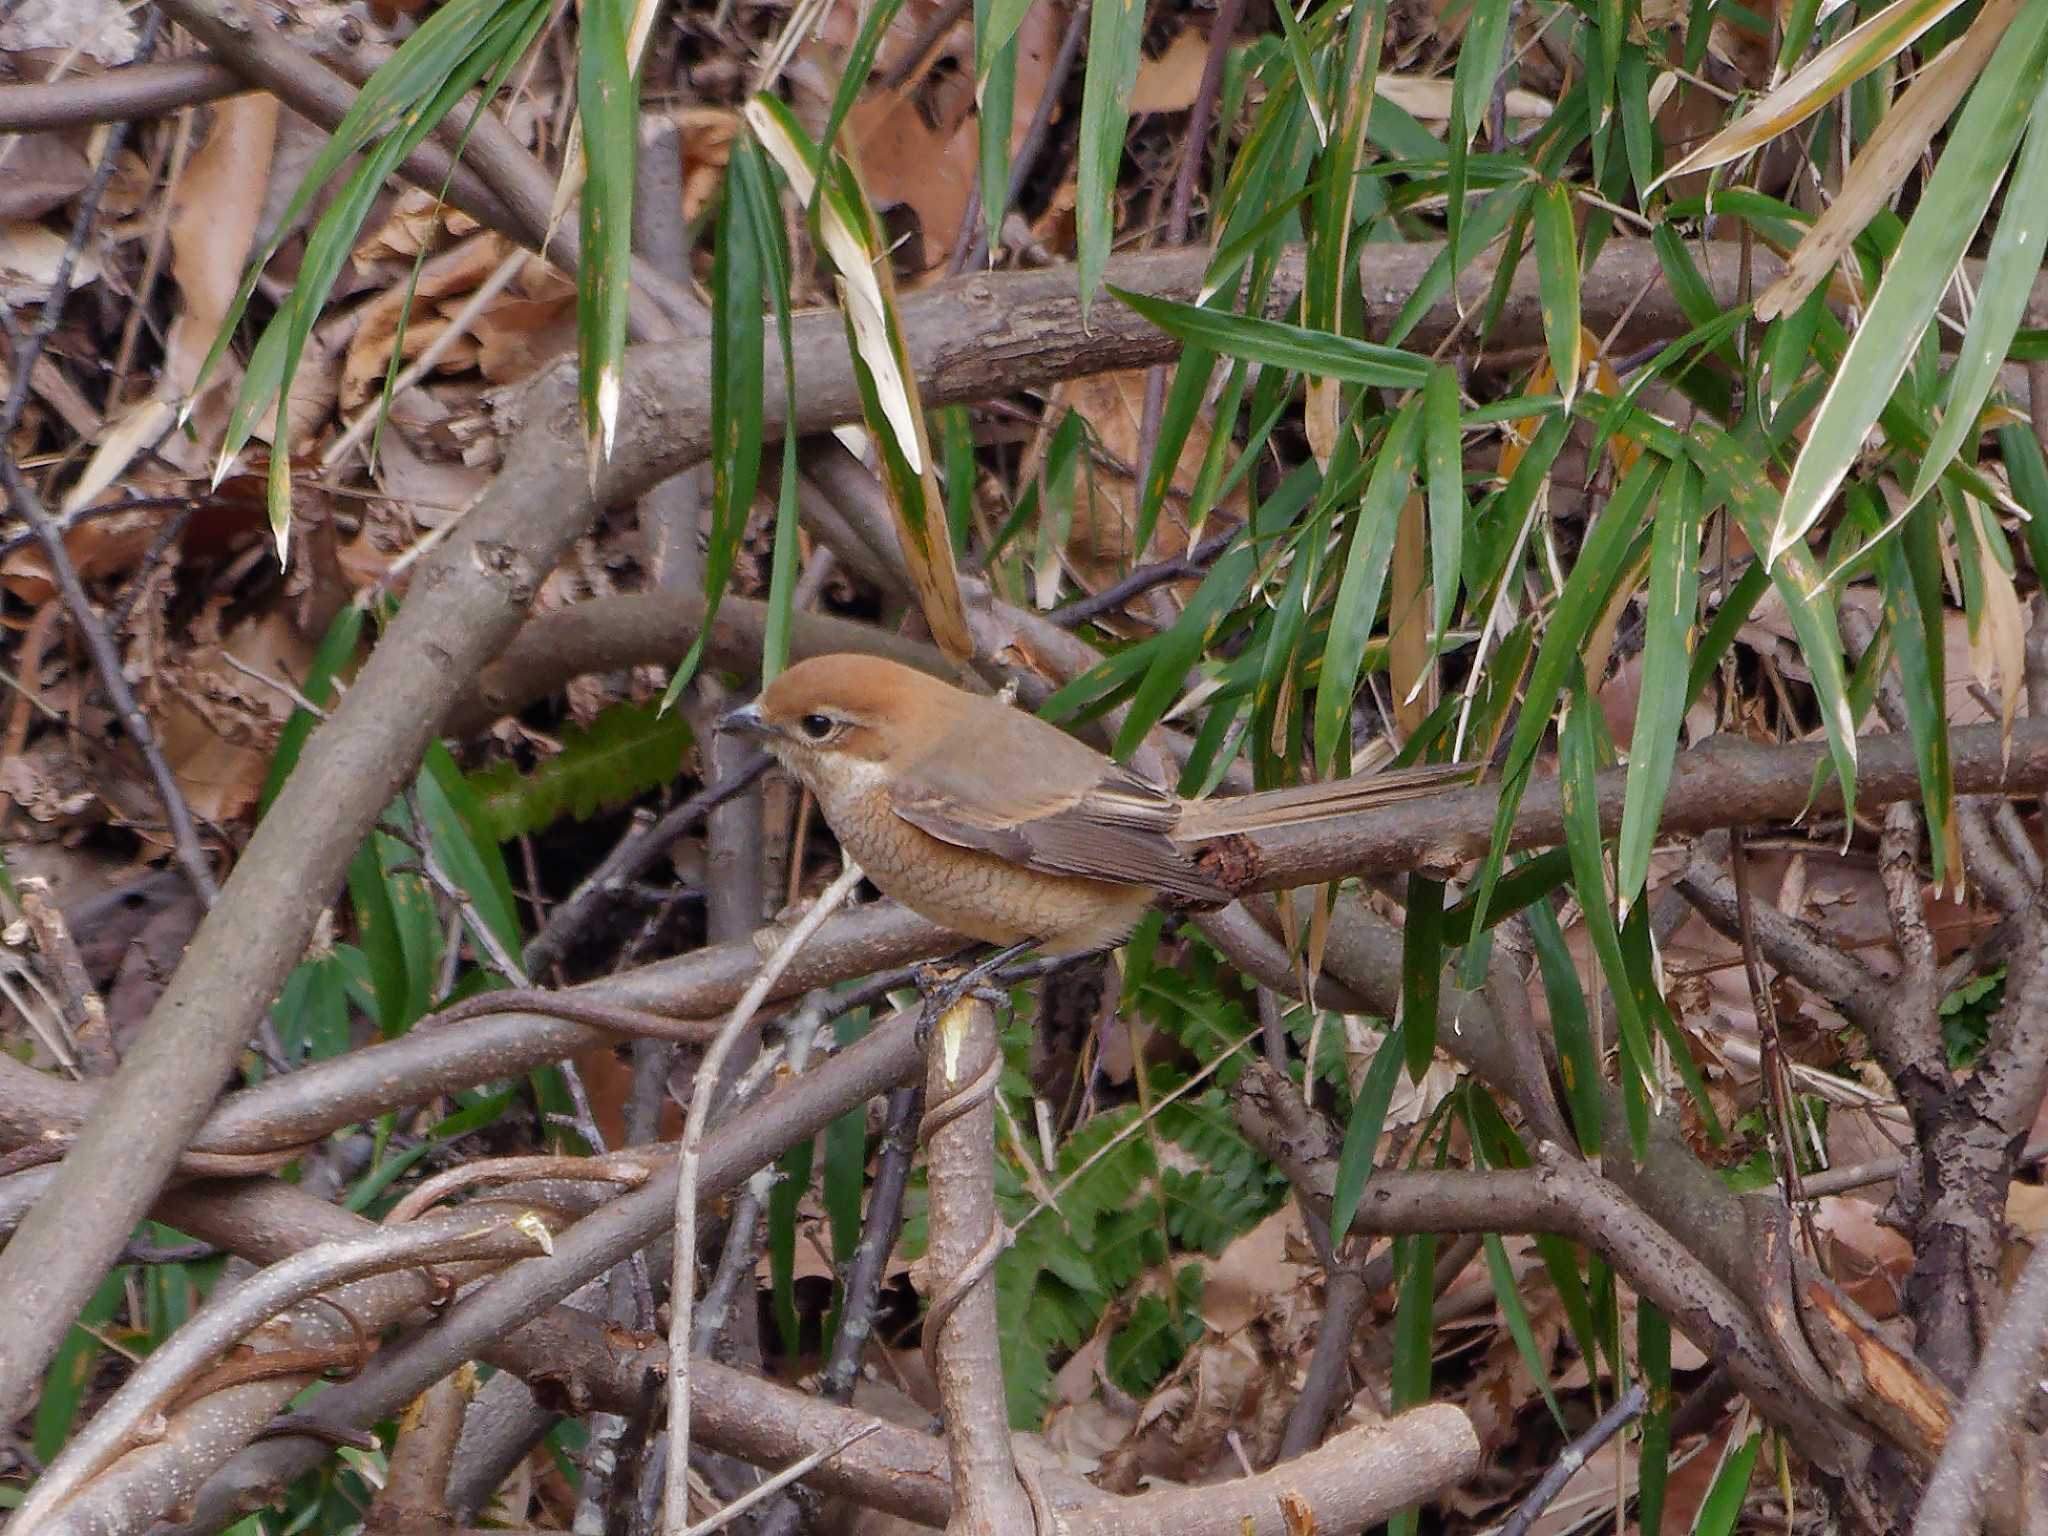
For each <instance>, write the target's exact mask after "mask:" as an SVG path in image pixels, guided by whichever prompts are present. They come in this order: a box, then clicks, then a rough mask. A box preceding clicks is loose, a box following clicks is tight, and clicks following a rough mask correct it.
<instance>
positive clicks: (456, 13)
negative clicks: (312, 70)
mask: <svg viewBox="0 0 2048 1536" xmlns="http://www.w3.org/2000/svg"><path fill="white" fill-rule="evenodd" d="M500 4H501V0H449V3H448V4H447V5H444V6H442V7H441V8H440V9H438V10H436V11H434V12H433V13H432V14H431V15H429V16H428V18H427V19H426V21H425V22H423V23H422V24H421V26H420V29H419V30H418V31H417V32H415V33H414V34H413V35H412V36H411V37H409V38H407V39H406V40H405V42H404V43H403V44H402V45H401V46H400V47H399V48H398V50H397V51H396V52H394V53H393V54H392V55H391V57H390V58H389V59H388V60H386V61H385V62H384V64H383V65H382V66H380V67H379V68H378V70H377V72H376V73H375V74H373V75H372V76H371V77H370V78H369V79H368V80H367V81H365V82H364V84H363V88H362V89H361V90H360V91H358V92H357V93H356V98H355V101H354V102H353V103H351V105H350V107H349V110H348V111H347V113H345V114H344V115H343V117H342V120H341V121H340V122H339V123H337V124H335V127H334V132H333V133H331V134H330V135H328V139H327V142H326V144H325V145H323V146H322V147H321V150H320V153H319V154H317V155H316V156H314V158H313V163H312V165H311V166H310V167H309V168H308V169H307V171H306V174H305V176H304V178H303V179H302V180H301V181H300V183H299V186H298V188H297V190H295V191H294V192H293V194H292V199H291V201H290V203H288V204H287V205H286V207H285V211H284V213H283V215H282V216H281V217H280V218H279V219H278V221H277V226H276V230H275V232H274V233H273V234H272V235H271V237H270V239H269V240H268V241H266V242H265V243H264V245H263V247H262V248H261V250H260V252H259V253H258V254H257V255H256V256H255V257H254V258H253V259H252V260H251V262H250V263H249V269H248V271H247V272H246V273H245V274H244V275H243V278H242V283H241V286H240V287H239V288H238V289H237V290H236V293H235V297H234V299H233V301H232V302H231V303H230V304H229V305H228V309H227V314H226V316H225V318H224V319H223V321H222V323H221V328H220V331H219V333H218V334H217V335H216V336H215V337H214V341H213V345H212V347H211V348H210V349H209V350H208V352H207V355H206V360H205V362H204V363H202V364H201V365H200V370H199V382H200V383H204V382H205V381H206V380H207V379H208V378H209V377H211V376H212V373H213V369H214V367H215V366H216V365H217V364H218V363H219V362H220V359H221V357H222V355H223V354H224V353H225V352H226V351H227V348H228V344H229V342H230V341H232V340H233V338H234V334H235V330H236V327H237V326H239V324H240V323H241V318H242V313H243V311H244V309H245V308H246V307H247V305H248V302H249V298H250V296H251V295H252V294H253V293H255V291H256V283H257V280H258V279H259V278H260V277H261V276H262V273H263V268H264V267H265V265H267V264H268V262H269V260H270V258H271V257H272V256H274V255H276V254H277V251H278V249H279V248H280V247H281V246H282V245H283V244H284V242H285V241H286V240H288V239H290V238H291V237H292V236H294V235H295V234H297V233H298V231H299V228H300V226H301V222H302V221H303V220H304V218H305V216H306V214H307V212H308V211H309V210H310V209H311V208H312V206H313V203H314V200H315V199H316V198H317V197H318V196H319V195H320V193H321V192H322V191H324V190H325V189H326V187H327V184H328V183H329V182H330V181H332V180H333V179H334V177H335V176H336V175H338V174H339V173H340V172H341V171H342V169H343V168H344V167H346V166H347V165H348V164H349V163H350V161H351V160H353V159H354V158H355V156H356V155H358V154H360V153H361V152H362V150H363V149H364V147H365V146H367V145H368V144H370V143H371V142H372V141H373V140H376V139H378V138H381V137H384V136H386V135H389V134H394V133H396V132H399V131H401V130H402V129H403V127H404V125H405V121H406V116H407V114H408V113H409V112H412V111H414V110H415V109H416V108H418V107H419V106H420V105H421V104H422V103H423V102H426V101H428V100H430V99H431V98H432V97H433V96H434V95H435V93H436V91H437V90H439V89H440V87H441V86H442V85H443V84H444V83H446V82H447V81H448V80H449V79H450V78H451V77H460V76H461V75H463V74H466V73H467V70H466V69H465V68H464V61H465V60H466V59H468V58H469V57H470V56H471V55H472V54H474V53H475V51H476V48H477V37H478V34H479V31H480V30H481V29H482V28H484V27H485V26H486V24H487V23H488V22H489V20H490V18H491V17H492V16H493V15H494V14H496V13H497V12H498V10H499V7H500ZM530 9H539V10H541V11H543V12H545V9H546V8H545V7H544V6H535V7H530ZM485 67H486V68H487V67H488V66H487V65H486V66H485ZM483 72H484V71H483V69H481V68H480V69H478V71H477V75H476V76H474V77H471V80H470V83H471V84H473V83H474V81H475V78H479V77H481V75H482V73H483ZM436 125H437V124H434V123H429V124H427V125H426V126H427V128H429V129H431V128H432V127H434V126H436ZM353 239H354V232H353V231H351V232H350V235H349V240H350V242H352V241H353ZM323 299H324V295H323ZM277 384H278V381H277V375H276V374H275V373H272V374H270V375H269V378H268V385H267V388H268V390H269V391H270V392H273V393H274V391H275V390H276V388H277ZM249 386H253V387H255V388H257V389H259V390H260V389H263V388H264V387H265V386H264V385H263V383H262V382H261V381H258V380H256V379H254V378H251V379H250V380H249V385H245V388H247V387H249ZM196 396H197V391H196V388H195V393H194V398H196ZM269 398H270V395H269V394H265V395H263V396H262V398H259V399H258V400H257V401H256V402H255V405H254V407H253V410H254V411H256V412H260V411H261V410H262V409H263V408H264V406H265V405H266V404H267V403H268V401H269ZM239 448H240V445H239V444H236V445H235V446H234V448H232V449H230V450H228V451H227V452H226V454H225V457H230V458H231V457H232V456H233V453H234V452H237V451H239Z"/></svg>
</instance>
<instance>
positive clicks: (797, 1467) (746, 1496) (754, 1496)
mask: <svg viewBox="0 0 2048 1536" xmlns="http://www.w3.org/2000/svg"><path fill="white" fill-rule="evenodd" d="M881 1427H882V1423H881V1420H879V1419H877V1420H876V1421H875V1422H873V1423H872V1424H863V1425H862V1426H861V1427H860V1428H859V1429H856V1430H855V1431H854V1432H853V1433H852V1434H850V1435H845V1436H842V1437H841V1438H840V1439H838V1440H836V1441H834V1442H833V1443H832V1444H831V1445H826V1446H820V1447H819V1448H818V1449H817V1450H815V1451H813V1452H811V1454H810V1455H808V1456H806V1457H805V1458H804V1459H803V1460H802V1461H793V1462H791V1463H790V1464H789V1465H788V1466H786V1467H784V1468H783V1469H782V1470H781V1471H780V1472H778V1473H776V1474H775V1475H774V1476H773V1477H771V1478H769V1479H768V1480H767V1481H766V1482H764V1483H763V1484H761V1486H760V1487H758V1488H750V1489H748V1490H747V1491H746V1492H745V1493H743V1494H741V1495H740V1496H739V1497H738V1498H736V1499H734V1500H733V1501H732V1502H731V1503H730V1504H728V1505H726V1506H725V1508H723V1509H721V1510H719V1511H718V1512H717V1513H716V1514H710V1515H706V1516H705V1517H704V1518H703V1519H702V1520H699V1521H698V1522H697V1523H696V1524H695V1525H693V1526H690V1527H688V1528H687V1529H685V1530H684V1532H683V1536H710V1533H711V1532H712V1531H715V1530H717V1529H719V1528H720V1527H721V1526H724V1525H727V1524H730V1523H731V1522H732V1521H734V1520H737V1519H738V1518H739V1517H740V1516H741V1515H744V1514H745V1513H746V1512H747V1511H748V1510H750V1509H752V1508H753V1507H754V1506H755V1505H756V1504H758V1503H760V1502H761V1501H762V1500H763V1499H766V1498H770V1497H772V1496H774V1495H775V1494H778V1493H780V1492H781V1491H782V1490H783V1489H785V1488H787V1487H788V1486H789V1485H790V1484H791V1483H793V1482H795V1481H796V1480H797V1479H798V1478H800V1477H802V1476H803V1475H804V1474H805V1473H807V1472H810V1471H813V1470H814V1469H816V1468H818V1467H821V1466H823V1465H824V1464H825V1463H826V1462H828V1461H830V1460H831V1459H832V1458H833V1457H834V1456H837V1455H839V1454H840V1453H841V1452H842V1451H844V1450H846V1449H847V1448H848V1447H849V1446H853V1445H858V1444H859V1443H860V1442H861V1441H863V1440H865V1439H867V1437H868V1436H869V1435H872V1434H873V1433H874V1432H875V1431H876V1430H878V1429H880V1428H881Z"/></svg>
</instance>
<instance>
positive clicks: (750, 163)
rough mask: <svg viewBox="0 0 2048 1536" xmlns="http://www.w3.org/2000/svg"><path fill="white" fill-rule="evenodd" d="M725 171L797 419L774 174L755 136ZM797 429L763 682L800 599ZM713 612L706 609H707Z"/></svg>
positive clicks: (779, 528)
mask: <svg viewBox="0 0 2048 1536" xmlns="http://www.w3.org/2000/svg"><path fill="white" fill-rule="evenodd" d="M726 174H727V175H728V176H737V177H738V178H739V183H740V196H741V198H742V199H743V200H744V201H745V203H746V205H747V224H748V226H749V227H750V228H751V229H752V230H753V233H754V239H755V243H756V246H757V247H758V249H759V251H760V256H761V265H762V268H763V269H764V270H765V271H766V272H767V274H768V301H769V305H770V307H771V308H772V309H773V311H774V314H775V334H776V339H777V340H778V341H779V342H780V343H781V346H782V392H783V415H782V419H783V420H784V421H785V422H793V421H795V420H796V419H797V410H796V338H795V335H794V333H793V332H792V330H791V327H790V315H791V313H792V312H793V311H794V309H795V305H794V303H793V302H792V300H791V298H790V289H789V253H788V252H787V251H785V250H784V249H783V244H782V239H783V237H782V219H781V217H780V212H779V210H778V208H777V206H776V201H775V178H774V175H773V174H772V173H771V172H770V171H769V169H768V157H767V156H766V155H764V154H763V153H762V152H761V146H760V145H759V144H757V143H755V142H753V141H752V140H748V141H747V142H746V143H745V144H743V145H742V146H740V147H738V148H737V149H735V151H734V152H733V154H732V156H731V158H730V159H729V160H728V161H727V163H726ZM796 482H797V463H796V433H794V432H787V431H786V432H784V433H783V434H782V476H781V482H780V485H779V487H778V490H777V493H776V502H775V561H774V567H773V570H772V573H771V576H770V583H769V589H768V622H767V624H766V625H765V626H764V628H763V630H762V633H761V681H762V683H763V684H764V685H765V684H767V683H770V682H772V681H774V679H775V677H776V676H777V674H779V673H780V672H781V671H782V669H783V668H784V667H785V666H787V665H788V664H789V629H790V621H791V614H792V609H793V606H794V603H795V600H796V576H797V569H796V565H797V532H798V528H797V505H796ZM708 611H710V610H709V609H708V608H707V612H708Z"/></svg>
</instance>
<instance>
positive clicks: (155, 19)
mask: <svg viewBox="0 0 2048 1536" xmlns="http://www.w3.org/2000/svg"><path fill="white" fill-rule="evenodd" d="M163 25H164V23H163V16H162V14H161V13H160V12H157V11H151V12H150V14H149V19H148V20H147V21H146V22H145V23H144V25H143V30H142V37H141V39H140V41H139V42H138V43H137V45H136V52H135V57H136V61H137V62H138V63H146V62H148V60H149V57H150V55H151V54H152V53H154V52H155V51H156V44H157V39H158V38H159V37H160V36H161V35H162V33H163ZM128 128H129V125H128V124H127V123H125V122H121V123H116V124H114V125H113V127H112V128H110V129H108V131H107V135H106V142H105V144H104V145H103V146H102V147H101V150H100V159H99V164H98V165H97V166H95V167H94V169H93V176H92V181H91V182H90V183H89V184H88V185H87V187H86V189H85V193H84V195H83V196H82V197H81V198H80V199H79V203H78V214H77V217H76V218H74V219H73V220H72V225H71V238H70V239H69V240H68V241H67V242H66V243H65V247H64V254H63V256H62V257H61V258H59V260H58V262H57V270H56V273H55V275H54V276H53V278H52V280H51V283H50V290H49V296H48V297H47V298H45V299H44V300H43V307H42V312H41V313H40V314H39V315H37V317H36V323H35V325H34V326H32V327H31V328H30V329H29V331H28V334H27V335H25V336H22V337H19V338H17V339H16V344H15V346H14V356H13V360H12V366H13V370H14V382H13V387H12V388H11V389H9V390H8V392H7V400H6V403H5V404H4V405H0V485H4V486H5V488H6V491H7V496H8V500H9V501H10V502H12V503H13V506H14V510H15V512H16V513H17V514H18V515H19V516H20V518H21V519H22V521H23V522H25V523H27V524H28V525H29V530H30V532H32V533H33V534H34V535H35V536H36V541H37V542H38V543H39V544H41V545H42V547H43V557H44V559H46V560H47V561H48V562H49V565H50V577H51V580H52V581H53V582H54V583H55V584H56V587H57V591H58V593H59V594H60V595H61V596H62V597H63V599H64V607H65V610H66V611H67V612H68V613H70V615H71V621H72V623H74V624H76V625H77V626H78V631H79V634H80V635H81V636H82V637H83V638H84V640H85V648H86V653H87V654H88V655H89V656H91V658H92V664H93V669H94V670H95V671H96V672H98V673H99V675H100V682H101V684H102V685H103V686H104V687H105V688H106V690H107V697H108V698H109V699H110V700H111V701H112V702H113V705H114V712H115V714H116V715H117V716H119V717H120V721H121V726H122V729H124V730H125V731H127V732H128V734H129V736H130V737H132V738H133V740H134V742H135V745H136V746H137V748H138V749H139V750H140V751H141V753H142V758H143V761H144V762H145V763H146V764H147V765H148V767H149V773H150V777H151V778H152V779H153V780H155V782H156V788H157V795H158V797H159V798H160V799H161V800H162V801H163V807H164V819H165V821H166V822H167V823H168V824H169V826H170V832H171V843H172V851H173V856H174V857H175V858H176V859H177V861H178V867H179V868H180V869H181V870H183V871H184V873H185V877H186V878H187V879H188V880H190V881H191V882H192V888H193V890H195V891H196V892H197V893H198V895H199V899H200V900H201V901H202V902H203V903H205V904H206V905H207V906H208V907H211V906H212V905H213V903H214V900H215V898H216V897H218V896H219V894H220V890H219V887H218V886H216V885H215V884H214V881H213V870H212V869H211V868H210V867H209V866H208V864H207V862H206V853H205V850H204V849H203V848H201V846H200V843H199V829H198V826H197V825H196V824H195V823H194V821H193V819H192V810H191V807H190V806H188V805H187V804H186V803H185V795H184V791H182V790H181V789H179V787H178V779H177V775H176V774H174V773H173V772H172V771H171V765H170V763H169V762H168V761H166V760H165V758H164V754H163V748H162V747H161V746H160V745H159V744H158V742H157V739H156V733H155V732H154V731H153V730H151V729H150V725H149V718H148V717H147V716H146V715H144V714H143V712H142V706H141V705H140V704H138V703H137V702H136V699H135V691H134V690H133V689H132V688H130V687H129V686H128V679H127V677H126V676H125V675H124V674H123V672H122V670H121V658H120V655H119V653H118V652H117V651H115V649H114V642H113V639H112V637H111V636H110V635H109V634H108V633H107V630H106V628H105V626H104V625H102V624H101V623H100V619H99V615H98V614H96V613H95V612H94V611H93V607H92V600H91V599H90V598H89V597H88V596H87V595H86V591H85V583H84V582H83V581H82V580H80V579H79V575H78V567H77V566H75V565H74V564H72V561H71V552H70V550H69V549H67V548H66V547H65V544H64V535H63V533H62V531H61V530H60V529H59V527H58V525H57V521H56V519H55V518H54V517H52V516H51V514H50V510H49V508H47V507H45V506H44V505H43V501H42V498H41V497H40V496H38V495H37V494H36V492H35V488H34V487H33V486H31V485H30V484H29V483H28V480H27V478H26V477H25V476H24V475H23V474H22V472H21V466H20V465H19V464H18V463H16V462H15V458H14V454H13V451H12V450H11V448H9V447H8V446H7V445H8V443H9V442H10V441H11V439H12V437H13V434H14V429H15V428H16V427H17V426H19V425H20V423H21V417H22V412H23V411H24V410H26V409H27V407H28V394H29V381H30V377H31V375H33V374H34V372H35V365H36V359H37V358H39V357H41V356H42V353H43V348H44V347H45V346H46V345H47V344H48V343H49V340H50V337H51V336H52V335H53V334H54V333H55V331H56V329H57V326H58V324H59V322H60V321H61V320H62V319H63V315H64V304H65V300H66V299H67V298H68V297H69V296H70V293H71V274H72V272H73V271H74V270H75V269H76V267H77V265H78V258H79V256H80V254H81V253H82V252H83V251H84V250H85V242H86V239H87V237H88V236H89V235H90V234H91V232H92V224H93V219H94V218H95V217H96V216H97V215H98V212H99V206H100V199H101V197H102V196H104V195H105V193H106V190H107V184H108V183H109V182H110V181H111V180H112V179H113V175H114V168H115V166H116V165H118V164H119V163H120V159H121V151H122V149H123V148H124V147H125V146H126V144H127V142H128ZM9 329H10V331H11V329H12V327H9Z"/></svg>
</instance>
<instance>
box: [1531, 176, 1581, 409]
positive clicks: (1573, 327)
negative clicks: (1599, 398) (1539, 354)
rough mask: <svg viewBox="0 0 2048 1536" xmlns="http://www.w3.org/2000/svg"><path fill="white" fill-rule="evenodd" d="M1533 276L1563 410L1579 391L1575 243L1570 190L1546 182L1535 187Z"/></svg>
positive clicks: (1576, 238)
mask: <svg viewBox="0 0 2048 1536" xmlns="http://www.w3.org/2000/svg"><path fill="white" fill-rule="evenodd" d="M1535 226H1536V278H1537V288H1538V292H1539V295H1540V298H1539V303H1540V305H1541V308H1542V311H1543V334H1544V337H1545V338H1546V339H1547V340H1548V342H1549V343H1550V367H1551V370H1552V372H1554V373H1555V374H1556V375H1557V389H1558V393H1559V394H1561V395H1562V396H1563V397H1564V403H1565V406H1566V408H1567V409H1569V408H1570V406H1571V403H1572V397H1573V396H1574V395H1576V394H1577V393H1578V389H1579V241H1578V235H1577V232H1576V231H1575V230H1574V229H1573V227H1572V194H1571V189H1570V188H1568V187H1566V186H1565V185H1564V184H1563V183H1562V182H1555V181H1547V182H1545V183H1544V184H1543V185H1542V186H1540V187H1538V188H1537V189H1536V200H1535Z"/></svg>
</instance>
